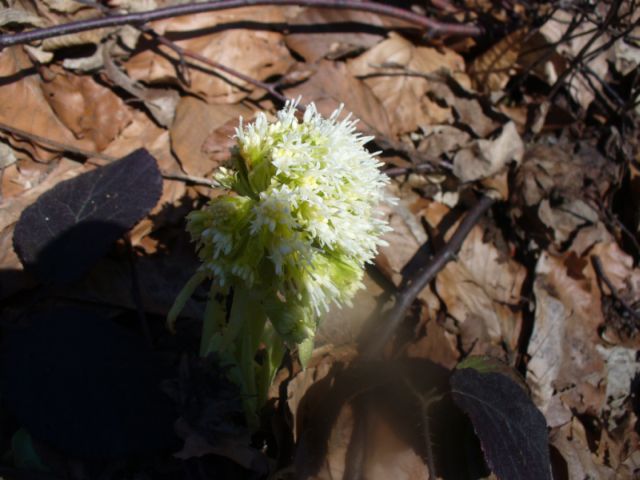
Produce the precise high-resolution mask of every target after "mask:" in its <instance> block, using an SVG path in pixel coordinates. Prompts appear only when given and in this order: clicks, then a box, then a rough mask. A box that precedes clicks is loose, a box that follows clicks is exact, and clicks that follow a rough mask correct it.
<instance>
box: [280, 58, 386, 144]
mask: <svg viewBox="0 0 640 480" xmlns="http://www.w3.org/2000/svg"><path fill="white" fill-rule="evenodd" d="M286 93H287V96H288V97H290V98H296V97H298V96H301V97H302V102H303V103H309V102H315V104H316V106H317V107H318V111H319V112H320V113H322V114H323V115H325V116H328V115H330V114H331V112H333V111H334V110H335V109H336V108H338V107H339V106H340V105H341V104H344V105H345V111H346V112H352V113H353V116H354V117H355V118H358V119H360V123H359V124H358V128H359V129H360V130H362V131H364V132H365V133H367V134H373V135H376V134H377V133H378V132H380V133H381V134H383V135H389V134H390V132H391V126H390V122H389V119H388V118H387V111H386V110H385V108H384V107H383V106H382V103H381V102H380V101H379V100H378V98H377V97H376V96H375V95H374V94H373V92H371V90H370V89H369V87H367V85H366V84H365V83H364V82H363V81H361V80H358V79H357V78H355V77H354V76H353V75H351V74H350V72H349V70H348V69H347V67H346V66H345V64H344V63H341V62H329V61H327V60H322V61H320V62H319V63H318V65H317V68H316V70H315V73H314V74H313V76H311V78H309V79H308V80H307V81H305V82H303V83H301V84H300V85H297V86H295V87H293V88H291V89H287V91H286Z"/></svg>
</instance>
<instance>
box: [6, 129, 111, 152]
mask: <svg viewBox="0 0 640 480" xmlns="http://www.w3.org/2000/svg"><path fill="white" fill-rule="evenodd" d="M0 131H3V132H6V133H10V134H12V135H15V136H17V137H21V138H24V139H26V140H30V141H32V142H34V143H37V144H38V145H40V146H42V147H45V148H47V147H51V148H53V150H54V151H57V152H62V153H64V152H68V153H73V154H75V155H79V156H81V157H83V158H99V159H101V160H106V161H108V162H112V161H113V160H115V158H114V157H111V156H109V155H105V154H103V153H99V152H92V151H89V150H83V149H82V148H77V147H74V146H72V145H67V144H66V143H61V142H57V141H56V140H52V139H50V138H46V137H41V136H40V135H36V134H35V133H29V132H27V131H25V130H21V129H19V128H16V127H12V126H10V125H7V124H6V123H1V122H0Z"/></svg>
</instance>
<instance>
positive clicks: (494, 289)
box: [424, 226, 526, 357]
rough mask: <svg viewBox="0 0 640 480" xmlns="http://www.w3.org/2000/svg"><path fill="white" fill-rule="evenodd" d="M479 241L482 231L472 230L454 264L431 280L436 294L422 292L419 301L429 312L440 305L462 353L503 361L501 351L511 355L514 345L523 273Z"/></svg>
mask: <svg viewBox="0 0 640 480" xmlns="http://www.w3.org/2000/svg"><path fill="white" fill-rule="evenodd" d="M483 237H484V232H483V228H482V227H480V226H476V227H474V228H473V230H471V232H470V233H469V235H468V236H467V238H466V240H465V241H464V243H463V244H462V247H461V249H460V251H459V252H458V255H457V258H456V260H455V261H452V262H449V263H448V264H447V265H446V266H445V267H444V269H442V271H441V272H440V273H439V274H438V276H437V277H436V288H435V290H436V292H437V293H433V292H430V291H429V290H428V289H425V292H424V295H425V296H424V298H425V301H426V302H427V304H428V305H429V306H430V308H431V309H433V310H434V311H437V310H438V309H439V308H440V307H439V305H440V302H444V305H445V306H446V312H447V317H448V318H449V321H450V322H451V323H453V325H450V328H451V330H452V331H456V332H457V333H458V334H459V335H460V341H461V348H462V350H463V351H465V352H470V351H473V353H474V354H477V355H479V354H492V355H493V356H497V357H504V352H503V350H502V346H503V345H506V346H507V347H506V348H507V350H509V351H514V350H515V349H516V346H517V343H518V337H519V335H520V329H521V326H522V313H521V312H520V305H521V297H520V292H521V290H522V284H523V282H524V279H525V276H526V271H525V268H524V267H523V266H522V265H520V264H519V263H518V262H516V261H515V260H513V259H511V258H509V257H507V256H506V255H505V254H504V253H502V252H500V250H499V249H498V248H497V247H496V246H495V245H494V244H493V242H487V241H485V239H484V238H483Z"/></svg>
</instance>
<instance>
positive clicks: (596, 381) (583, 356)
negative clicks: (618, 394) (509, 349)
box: [527, 252, 607, 426]
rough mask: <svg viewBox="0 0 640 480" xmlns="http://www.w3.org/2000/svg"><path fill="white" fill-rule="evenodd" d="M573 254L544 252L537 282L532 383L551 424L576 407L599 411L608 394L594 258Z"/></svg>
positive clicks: (565, 418)
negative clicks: (577, 259) (599, 347)
mask: <svg viewBox="0 0 640 480" xmlns="http://www.w3.org/2000/svg"><path fill="white" fill-rule="evenodd" d="M574 258H575V254H573V255H572V254H570V253H569V254H565V255H563V256H552V255H550V254H549V253H546V252H545V253H543V254H542V255H541V257H540V259H539V260H538V265H537V266H536V280H535V283H534V287H533V291H534V294H535V297H536V310H535V323H534V329H533V333H532V336H531V339H530V341H529V346H528V354H529V355H530V357H531V360H530V361H529V363H528V365H527V383H528V384H529V386H530V387H531V389H532V394H533V399H534V401H535V402H536V405H537V406H538V407H539V408H540V409H541V410H542V412H543V413H544V414H545V417H546V418H547V422H548V423H549V425H551V426H557V425H561V424H563V423H565V422H567V421H568V420H569V419H570V417H571V410H573V411H577V412H581V413H590V414H592V415H596V416H597V415H599V414H600V412H601V410H602V408H603V407H604V405H605V400H606V399H605V383H606V382H605V378H606V375H607V370H606V366H605V363H604V361H603V358H602V355H600V354H599V353H598V350H597V348H596V345H597V344H598V343H600V339H599V337H598V329H599V327H600V326H601V325H602V324H603V322H604V318H603V315H602V310H601V306H600V293H599V289H598V285H597V281H596V278H595V273H594V272H593V267H592V265H591V263H590V262H589V261H588V259H587V261H584V262H581V263H576V262H575V261H572V259H574Z"/></svg>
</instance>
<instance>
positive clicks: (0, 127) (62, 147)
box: [0, 123, 219, 188]
mask: <svg viewBox="0 0 640 480" xmlns="http://www.w3.org/2000/svg"><path fill="white" fill-rule="evenodd" d="M0 131H4V132H7V133H11V134H13V135H16V136H18V137H21V138H23V139H24V140H29V141H32V142H35V143H37V144H39V145H41V146H43V147H45V148H47V147H50V148H52V149H53V150H54V151H56V152H60V153H73V154H75V155H78V156H80V157H82V158H84V159H90V158H98V159H100V160H104V161H106V162H109V163H111V162H115V161H116V160H118V159H117V158H116V157H112V156H111V155H105V154H104V153H99V152H92V151H90V150H83V149H81V148H76V147H74V146H72V145H67V144H66V143H60V142H57V141H55V140H52V139H50V138H46V137H42V136H40V135H36V134H35V133H29V132H25V131H24V130H20V129H19V128H15V127H11V126H9V125H6V124H4V123H0ZM92 163H93V162H92ZM98 166H100V164H98ZM162 178H164V179H167V180H176V181H180V182H185V183H192V184H194V185H203V186H205V187H211V188H215V187H218V186H219V185H218V184H217V183H215V182H214V181H213V180H209V179H206V178H202V177H194V176H191V175H183V174H181V173H168V172H162Z"/></svg>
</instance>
